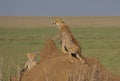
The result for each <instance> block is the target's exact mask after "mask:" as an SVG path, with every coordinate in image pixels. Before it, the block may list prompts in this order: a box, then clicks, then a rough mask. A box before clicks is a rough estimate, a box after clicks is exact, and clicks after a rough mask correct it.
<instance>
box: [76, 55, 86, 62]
mask: <svg viewBox="0 0 120 81" xmlns="http://www.w3.org/2000/svg"><path fill="white" fill-rule="evenodd" d="M76 57H77V58H78V60H80V61H81V62H82V63H85V60H84V59H83V58H82V57H81V56H80V55H79V54H78V53H77V54H76Z"/></svg>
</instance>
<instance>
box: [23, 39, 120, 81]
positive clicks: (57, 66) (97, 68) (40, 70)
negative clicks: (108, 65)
mask: <svg viewBox="0 0 120 81" xmlns="http://www.w3.org/2000/svg"><path fill="white" fill-rule="evenodd" d="M40 55H41V56H42V57H41V59H42V60H41V61H40V63H39V64H38V65H36V66H35V67H34V68H33V69H32V70H31V71H30V72H29V73H27V74H24V75H23V76H22V79H21V81H120V78H119V77H118V76H115V75H113V74H111V73H109V72H108V71H107V70H106V69H105V68H104V67H103V66H102V65H101V64H100V63H99V61H98V60H97V59H93V58H87V57H85V60H86V63H84V64H83V63H82V62H80V61H78V60H77V59H75V58H74V63H73V64H71V63H70V62H69V60H68V56H67V55H65V54H63V53H61V52H58V50H57V48H56V46H55V44H54V42H53V41H52V40H47V42H46V43H45V47H44V48H43V50H42V51H41V53H40Z"/></svg>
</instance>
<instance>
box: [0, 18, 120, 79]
mask: <svg viewBox="0 0 120 81" xmlns="http://www.w3.org/2000/svg"><path fill="white" fill-rule="evenodd" d="M118 20H119V19H118ZM44 21H45V20H44ZM117 22H118V21H117ZM98 23H99V22H98ZM112 24H113V23H112ZM68 25H69V24H68ZM73 25H74V24H72V25H71V26H73ZM74 26H75V25H74ZM77 26H78V25H76V27H75V28H73V27H71V30H72V32H73V34H74V36H75V37H76V38H77V39H78V40H79V42H80V43H81V45H82V47H83V52H82V54H83V55H84V56H87V57H94V58H98V59H99V60H100V62H101V63H102V64H103V66H104V67H106V68H107V69H108V70H109V71H110V72H112V73H114V74H117V75H120V26H119V25H117V26H115V25H113V26H114V27H113V26H112V27H111V26H110V27H108V26H109V25H107V26H106V25H104V24H101V26H102V27H94V26H93V25H91V27H90V26H89V27H87V26H86V27H77ZM56 33H57V29H56V28H54V27H49V26H48V27H47V26H45V27H40V28H32V27H30V28H23V27H22V28H18V27H16V28H15V27H14V28H10V27H1V28H0V57H3V58H4V60H3V61H4V64H3V67H2V69H3V70H2V71H3V80H4V81H7V79H8V77H9V76H10V74H14V73H16V71H17V69H16V68H17V66H20V67H21V66H22V65H23V64H24V63H25V61H26V60H27V56H26V54H27V53H29V52H40V50H41V48H43V45H44V40H45V39H47V38H52V37H53V36H55V34H56ZM56 44H57V46H58V47H59V45H58V42H57V41H56ZM38 56H39V55H38ZM38 60H39V58H38Z"/></svg>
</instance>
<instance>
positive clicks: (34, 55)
mask: <svg viewBox="0 0 120 81" xmlns="http://www.w3.org/2000/svg"><path fill="white" fill-rule="evenodd" d="M27 57H28V60H29V61H34V60H35V59H36V54H34V53H27Z"/></svg>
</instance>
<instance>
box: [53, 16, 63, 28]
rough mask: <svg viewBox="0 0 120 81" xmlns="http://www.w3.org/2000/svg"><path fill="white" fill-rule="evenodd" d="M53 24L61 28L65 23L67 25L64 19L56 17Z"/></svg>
mask: <svg viewBox="0 0 120 81" xmlns="http://www.w3.org/2000/svg"><path fill="white" fill-rule="evenodd" d="M53 25H54V26H57V27H58V28H59V29H61V27H62V26H63V25H65V23H64V21H62V19H60V18H56V19H54V21H53Z"/></svg>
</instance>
